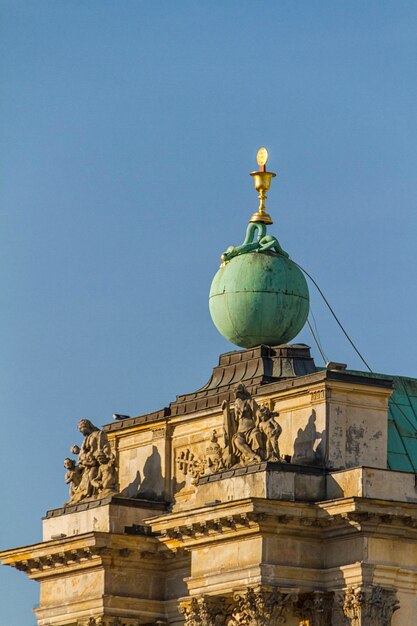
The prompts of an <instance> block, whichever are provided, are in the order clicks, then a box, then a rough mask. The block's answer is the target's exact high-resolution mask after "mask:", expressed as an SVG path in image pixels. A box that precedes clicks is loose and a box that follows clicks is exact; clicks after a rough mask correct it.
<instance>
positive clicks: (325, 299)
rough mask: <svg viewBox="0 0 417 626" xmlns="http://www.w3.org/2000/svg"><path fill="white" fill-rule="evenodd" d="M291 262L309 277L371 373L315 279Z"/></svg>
mask: <svg viewBox="0 0 417 626" xmlns="http://www.w3.org/2000/svg"><path fill="white" fill-rule="evenodd" d="M290 260H291V262H292V263H294V265H296V266H297V267H298V268H299V269H300V270H301V271H302V272H304V274H305V275H306V276H308V277H309V279H310V280H311V282H312V283H313V284H314V285H315V287H316V289H317V291H318V292H319V294H320V295H321V297H322V298H323V300H324V301H325V303H326V304H327V306H328V308H329V311H330V313H331V314H332V315H333V317H334V319H335V320H336V322H337V323H338V324H339V326H340V328H341V329H342V332H343V334H344V335H345V337H346V339H347V340H348V341H349V343H350V345H351V346H352V348H353V349H354V350H355V352H356V354H357V355H358V356H359V358H360V359H361V361H363V363H365V365H366V367H367V368H368V370H369V371H370V372H371V374H373V371H372V369H371V368H370V367H369V365H368V363H367V362H366V361H365V359H364V358H363V356H362V355H361V353H360V352H359V350H358V349H357V347H356V346H355V344H354V343H353V341H352V339H351V338H350V337H349V335H348V334H347V332H346V331H345V329H344V328H343V326H342V323H341V322H340V321H339V318H338V317H337V315H336V313H335V312H334V311H333V309H332V307H331V306H330V303H329V301H328V300H327V298H326V296H325V295H324V293H323V292H322V290H321V289H320V287H319V286H318V284H317V283H316V281H315V280H314V278H313V277H312V276H311V275H310V274H309V273H308V272H307V271H306V270H305V269H304V268H303V267H301V265H298V263H296V262H295V261H293V260H292V259H290Z"/></svg>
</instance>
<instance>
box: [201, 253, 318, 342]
mask: <svg viewBox="0 0 417 626" xmlns="http://www.w3.org/2000/svg"><path fill="white" fill-rule="evenodd" d="M209 306H210V314H211V318H212V320H213V322H214V324H215V326H216V328H217V330H218V331H219V332H220V333H221V334H222V335H223V337H225V338H226V339H228V340H229V341H231V342H232V343H234V344H236V345H237V346H240V347H242V348H252V347H254V346H258V345H260V344H268V345H279V344H283V343H288V342H289V341H291V339H293V338H294V337H295V336H296V335H297V334H298V333H299V332H300V330H301V329H302V327H303V326H304V324H305V322H306V320H307V316H308V311H309V294H308V287H307V282H306V280H305V278H304V275H303V273H302V272H301V271H300V270H299V269H298V267H297V266H296V265H294V263H292V262H291V261H290V260H289V259H287V258H285V257H284V256H282V255H280V254H274V253H271V252H251V253H249V254H241V255H239V256H235V257H234V258H232V259H231V260H230V261H228V262H227V263H226V264H225V265H224V266H223V267H220V269H219V270H218V272H217V274H216V275H215V277H214V279H213V282H212V284H211V289H210V296H209Z"/></svg>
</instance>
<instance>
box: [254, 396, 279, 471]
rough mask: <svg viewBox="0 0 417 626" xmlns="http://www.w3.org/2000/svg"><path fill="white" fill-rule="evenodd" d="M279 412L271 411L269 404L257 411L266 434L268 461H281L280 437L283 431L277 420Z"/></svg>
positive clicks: (260, 425)
mask: <svg viewBox="0 0 417 626" xmlns="http://www.w3.org/2000/svg"><path fill="white" fill-rule="evenodd" d="M278 416H279V413H277V412H275V411H271V410H270V408H269V407H268V406H267V405H265V404H264V405H262V406H260V407H259V409H258V412H257V417H258V424H259V430H261V431H262V432H263V434H264V435H265V440H266V443H265V446H266V449H265V456H266V458H267V459H268V461H280V460H281V453H280V451H279V445H278V439H279V437H280V435H281V433H282V428H281V426H280V425H279V424H278V422H276V421H275V417H278Z"/></svg>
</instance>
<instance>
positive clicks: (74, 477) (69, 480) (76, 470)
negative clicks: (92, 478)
mask: <svg viewBox="0 0 417 626" xmlns="http://www.w3.org/2000/svg"><path fill="white" fill-rule="evenodd" d="M64 467H65V469H67V470H68V471H67V472H66V474H65V482H66V484H67V485H69V486H70V489H69V494H70V499H71V498H72V497H73V496H74V494H75V492H76V490H77V487H78V486H79V484H80V482H81V474H82V469H81V467H80V466H79V465H77V464H76V462H75V461H74V459H69V458H68V457H67V458H66V459H65V460H64Z"/></svg>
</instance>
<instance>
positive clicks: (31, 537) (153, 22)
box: [0, 0, 417, 626]
mask: <svg viewBox="0 0 417 626" xmlns="http://www.w3.org/2000/svg"><path fill="white" fill-rule="evenodd" d="M0 8H1V13H2V19H1V27H0V28H1V38H0V39H1V44H0V46H1V51H0V52H1V54H0V58H1V90H2V93H1V98H0V100H1V104H0V107H1V111H0V112H1V122H0V124H1V159H2V167H1V169H2V184H1V191H0V194H1V195H0V199H1V202H0V210H1V228H0V238H1V241H0V254H1V274H0V276H1V289H0V293H1V306H0V333H1V350H0V367H1V372H0V385H1V393H0V403H1V415H2V421H3V436H2V438H1V444H0V445H1V457H0V458H1V468H2V469H1V482H2V485H1V488H2V494H3V506H2V507H1V513H0V524H1V527H0V533H1V547H2V548H6V547H14V546H18V545H24V544H30V543H34V542H36V541H38V540H39V539H40V526H41V524H40V518H41V517H42V515H44V513H45V511H46V510H47V509H50V508H56V507H58V506H60V505H61V504H62V503H63V502H64V501H65V500H66V497H67V487H66V486H65V484H64V480H63V477H64V469H63V467H62V462H63V459H64V457H65V456H67V454H68V451H69V447H70V445H71V444H72V443H73V442H75V441H79V435H78V433H77V430H76V423H77V421H78V419H79V418H80V417H87V418H89V419H91V420H92V421H93V422H95V423H97V424H98V425H100V424H104V423H106V422H109V421H111V416H112V413H113V412H120V413H125V414H128V415H135V414H136V415H138V414H142V413H145V412H147V411H150V410H155V409H158V408H160V407H162V406H164V405H166V404H168V403H169V402H170V401H172V400H173V399H174V398H175V395H176V394H179V393H184V392H189V391H193V390H195V389H197V388H198V387H200V386H201V385H203V384H204V383H205V382H206V381H207V379H208V378H209V375H210V373H211V369H212V367H213V366H214V365H216V364H217V360H218V355H219V354H220V353H222V352H226V351H229V350H231V349H233V346H231V345H230V344H229V343H227V341H226V340H224V339H223V338H222V337H221V336H220V335H219V334H218V333H217V331H216V329H215V328H214V326H213V324H212V323H211V320H210V317H209V314H208V304H207V302H208V291H209V287H210V282H211V280H212V277H213V275H214V273H215V272H216V270H217V267H218V265H219V256H220V253H221V252H222V251H223V250H224V249H225V248H226V247H227V246H228V245H230V244H239V243H241V241H242V240H243V238H244V233H245V229H246V224H247V220H248V218H249V217H250V215H251V213H252V212H253V211H254V210H255V208H256V206H257V201H256V194H255V192H254V190H253V187H252V181H251V179H250V178H249V176H248V172H250V171H251V170H252V169H254V168H255V156H256V151H257V149H258V147H259V146H261V145H265V146H267V147H268V149H269V151H270V161H269V166H270V168H271V169H272V170H273V171H276V172H277V174H278V176H277V178H276V179H274V181H273V186H272V189H271V192H270V194H269V198H268V205H267V206H268V210H269V212H270V213H271V214H272V216H273V218H274V226H273V227H272V228H271V229H270V232H271V234H275V235H276V236H277V237H278V238H279V240H280V242H281V244H282V246H283V247H284V249H285V250H287V251H288V252H289V253H290V255H291V256H292V257H293V258H294V259H295V260H296V261H297V262H298V263H300V264H301V265H302V266H304V267H305V268H306V269H307V270H308V271H309V272H310V273H311V274H312V275H313V276H314V277H315V278H316V280H317V281H318V282H319V284H320V286H321V287H322V289H323V290H324V292H325V294H326V295H327V297H328V298H329V300H330V302H331V303H332V305H333V306H334V308H335V310H336V312H337V314H338V315H339V316H340V318H341V320H342V322H343V323H344V325H345V326H346V328H347V330H348V331H349V333H350V334H351V335H352V337H353V339H354V341H355V342H356V343H357V345H358V347H359V349H360V350H361V351H362V352H363V354H364V356H365V358H366V359H367V360H368V362H369V363H370V364H371V366H372V367H373V369H374V370H375V371H380V372H385V373H392V374H394V373H395V374H404V375H410V376H417V361H416V357H415V346H416V339H417V330H416V328H417V326H416V323H415V319H416V308H417V294H416V282H417V281H416V279H417V270H416V240H417V237H416V235H417V210H416V209H417V206H416V205H417V199H416V188H417V167H416V166H417V141H416V135H417V113H416V111H417V38H416V29H417V5H416V3H415V2H414V1H410V2H407V1H402V0H395V1H394V0H393V1H385V0H375V1H372V0H367V1H366V2H363V1H362V0H346V1H343V0H331V1H330V0H329V1H327V0H320V1H317V0H298V1H297V2H294V1H293V0H288V1H283V0H277V1H276V2H267V1H266V0H257V2H256V3H254V2H251V1H250V0H210V1H209V0H205V1H204V0H201V1H195V0H194V1H187V0H166V1H154V2H142V1H141V0H117V1H116V0H104V1H103V0H89V1H88V2H85V1H81V0H67V1H66V2H63V1H61V2H57V1H56V0H51V1H46V0H38V1H36V2H35V1H34V0H32V1H20V0H13V1H12V0H10V1H8V0H1V1H0ZM311 294H312V307H313V311H314V315H315V318H316V321H317V325H318V330H319V333H320V337H321V340H322V344H323V347H324V349H325V352H326V354H327V356H328V357H329V358H330V359H332V360H336V361H343V362H346V363H348V365H349V367H352V368H358V369H363V367H362V365H361V363H360V361H359V360H358V358H357V357H356V355H355V354H354V352H353V351H352V349H351V347H350V346H349V344H348V343H347V341H346V339H345V338H344V337H343V336H342V335H341V333H340V331H339V329H338V328H337V326H336V324H335V323H334V321H333V320H332V318H331V316H330V315H329V313H328V311H326V309H325V306H324V305H323V303H322V302H321V300H320V298H319V297H318V296H317V295H316V293H315V291H314V288H313V287H312V288H311ZM297 340H298V341H302V342H305V343H308V344H309V345H312V348H313V353H314V355H315V357H316V362H317V363H318V364H321V361H320V357H319V356H318V355H317V350H316V349H315V346H314V344H313V343H312V338H311V335H310V334H309V331H308V329H307V330H306V329H305V330H303V331H302V332H301V333H300V335H299V337H298V338H297ZM0 599H1V602H0V623H1V624H3V623H4V624H6V623H7V624H8V626H33V625H34V624H35V618H34V616H33V615H32V613H31V608H32V606H33V605H36V604H37V602H38V588H37V584H36V583H34V582H31V581H28V580H27V579H26V577H25V575H24V574H22V573H19V572H15V571H12V570H10V569H9V568H7V569H5V568H4V569H2V570H1V571H0Z"/></svg>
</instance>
